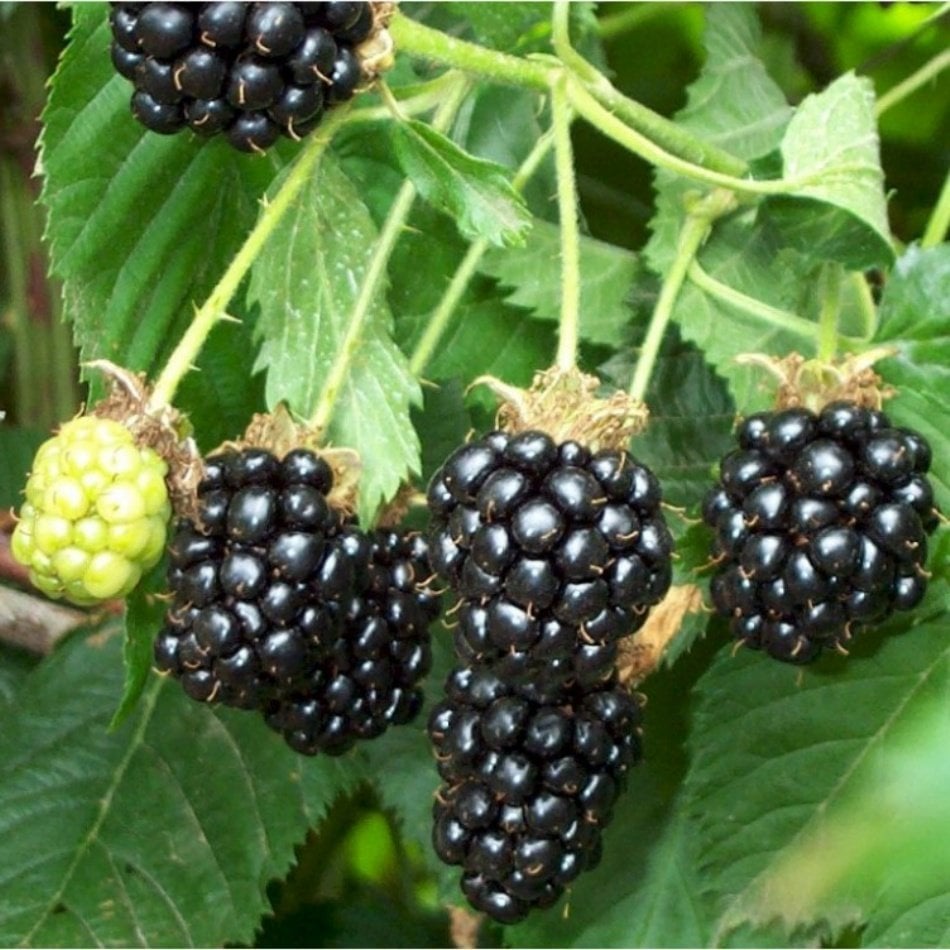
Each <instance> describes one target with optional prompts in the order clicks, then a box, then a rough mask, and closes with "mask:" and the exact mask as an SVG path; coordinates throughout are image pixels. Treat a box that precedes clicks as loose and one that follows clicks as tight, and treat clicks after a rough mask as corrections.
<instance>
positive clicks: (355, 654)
mask: <svg viewBox="0 0 950 950" xmlns="http://www.w3.org/2000/svg"><path fill="white" fill-rule="evenodd" d="M348 456H349V457H351V456H352V453H340V452H336V453H332V452H326V453H318V452H316V451H314V450H312V449H309V448H304V447H297V448H292V449H290V450H287V446H286V445H284V446H281V447H279V448H278V447H277V446H276V445H274V444H273V441H272V442H271V444H270V447H269V448H262V447H260V446H259V445H256V444H246V443H245V444H240V445H232V446H230V447H228V448H227V449H225V450H224V451H222V452H219V453H216V454H214V455H212V456H211V457H209V458H208V459H207V460H206V462H205V466H204V478H203V480H202V481H201V483H200V484H199V485H198V489H197V506H196V511H195V514H194V516H193V517H188V518H184V519H182V520H181V522H180V523H179V525H178V527H177V530H176V532H175V535H174V537H173V539H172V541H171V544H170V547H169V554H170V563H169V571H168V586H169V590H170V594H171V596H172V601H171V605H170V607H169V610H168V612H167V615H166V618H165V625H164V627H163V628H162V630H161V631H160V633H159V635H158V637H157V639H156V641H155V648H154V649H155V663H156V666H157V668H158V669H159V671H161V672H166V673H170V674H172V675H173V676H175V677H176V678H178V679H180V680H181V683H182V686H183V687H184V690H185V692H186V693H187V694H188V695H189V696H191V697H192V698H193V699H196V700H199V701H203V702H220V703H224V704H226V705H231V706H236V707H239V708H242V709H250V710H257V711H260V712H261V713H262V714H263V715H264V717H265V719H266V721H267V723H268V725H270V726H271V727H272V728H273V729H274V730H276V731H277V732H279V733H281V734H282V735H283V737H284V738H285V740H286V741H287V743H288V744H289V745H290V746H291V747H292V748H293V749H295V750H296V751H298V752H302V753H305V754H308V755H313V754H316V753H317V752H321V751H322V752H326V753H328V754H331V755H335V754H340V753H342V752H344V751H346V750H347V749H348V748H350V746H352V744H353V743H354V742H355V741H356V740H357V739H366V738H372V737H374V736H377V735H379V734H380V733H382V732H383V731H384V730H385V729H386V728H387V727H388V726H389V725H393V724H396V725H398V724H402V723H405V722H408V721H409V720H410V719H412V718H413V717H414V716H415V715H416V713H417V712H418V711H419V708H420V706H421V700H422V695H421V690H420V688H419V684H420V682H421V680H422V678H423V677H424V676H425V674H426V673H427V672H428V670H429V666H430V662H431V654H430V643H429V631H428V628H429V625H430V623H431V622H432V621H433V620H434V618H435V616H437V614H438V609H439V607H438V602H437V599H436V595H435V594H433V593H432V592H430V591H429V590H427V589H425V588H423V587H421V585H420V583H419V582H420V581H421V580H422V579H423V578H424V576H425V575H426V574H427V573H428V572H427V569H426V563H425V562H426V549H425V544H424V540H423V539H422V538H421V537H420V536H418V535H413V534H411V533H405V532H399V531H392V530H378V531H375V532H371V533H369V534H367V533H366V532H363V531H361V530H360V529H359V528H358V526H357V525H356V524H355V522H354V520H353V518H352V516H351V515H350V514H349V513H348V511H349V505H350V502H351V500H352V487H353V486H352V482H351V480H350V479H348V478H347V477H346V472H345V471H344V469H346V468H348V467H349V466H346V465H342V466H341V465H340V464H339V462H340V460H341V459H343V460H344V461H348ZM328 459H329V460H330V461H328ZM331 461H332V462H333V463H335V465H331Z"/></svg>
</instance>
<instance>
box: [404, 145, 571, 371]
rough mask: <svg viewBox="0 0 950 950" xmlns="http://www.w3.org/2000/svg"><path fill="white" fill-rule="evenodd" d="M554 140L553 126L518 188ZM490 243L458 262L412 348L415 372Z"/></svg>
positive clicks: (517, 180) (518, 176) (482, 242)
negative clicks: (447, 284)
mask: <svg viewBox="0 0 950 950" xmlns="http://www.w3.org/2000/svg"><path fill="white" fill-rule="evenodd" d="M553 144H554V130H553V129H549V130H548V131H547V132H545V133H544V135H542V136H541V138H539V139H538V141H537V142H536V143H535V146H534V148H533V149H532V150H531V151H530V153H529V154H528V157H527V158H526V159H525V160H524V161H523V162H522V163H521V166H520V167H519V169H518V171H517V172H516V173H515V176H514V178H513V179H512V180H511V185H512V187H513V188H514V190H515V191H517V192H518V193H520V192H521V191H522V190H523V189H524V186H525V185H526V184H527V183H528V181H529V180H530V179H531V176H532V175H534V173H535V172H536V171H537V170H538V167H539V166H540V165H541V163H542V162H543V161H544V159H545V158H546V157H547V155H548V152H550V150H551V148H552V146H553ZM489 247H490V245H489V242H488V241H487V240H486V239H485V238H479V239H478V240H477V241H474V242H473V243H472V244H470V245H469V247H468V251H466V253H465V257H464V258H462V262H461V263H460V264H459V266H458V269H457V270H456V271H455V274H453V276H452V280H451V282H450V283H449V286H448V287H447V288H446V289H445V293H444V294H443V295H442V299H441V300H440V301H439V303H438V306H437V307H436V308H435V310H434V311H433V312H432V316H431V317H430V318H429V322H428V323H427V324H426V328H425V332H424V333H423V334H422V336H421V337H420V339H419V342H418V343H417V344H416V347H415V349H414V350H413V352H412V356H411V357H410V359H409V369H410V370H411V371H412V373H413V375H415V376H421V375H422V373H423V372H424V370H425V368H426V366H427V365H428V364H429V360H431V359H432V355H433V353H435V351H436V348H437V347H438V345H439V343H440V341H441V340H442V337H443V336H444V334H445V331H446V329H447V328H448V325H449V320H451V319H452V314H453V313H455V308H456V307H457V306H458V305H459V301H461V299H462V297H463V296H464V294H465V291H466V289H467V288H468V285H469V283H470V281H471V279H472V277H473V276H474V274H475V271H477V270H478V265H479V264H480V263H481V260H482V258H483V257H484V256H485V252H486V251H487V250H488V248H489Z"/></svg>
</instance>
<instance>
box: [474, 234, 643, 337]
mask: <svg viewBox="0 0 950 950" xmlns="http://www.w3.org/2000/svg"><path fill="white" fill-rule="evenodd" d="M559 241H560V237H559V232H558V228H557V226H556V225H553V224H549V223H548V222H547V221H539V220H536V221H535V222H534V224H533V225H532V228H531V240H530V241H529V242H528V243H526V244H525V246H524V247H520V248H514V249H510V248H509V249H506V250H503V251H502V250H497V251H491V252H489V253H488V254H486V255H485V258H484V260H483V262H482V270H483V271H484V273H486V274H488V275H490V276H492V277H494V278H495V279H496V280H497V281H498V282H499V283H500V284H501V286H502V288H503V289H509V288H510V293H509V294H508V296H507V301H508V303H509V304H511V305H513V306H515V307H523V308H524V309H525V310H528V311H529V312H530V314H531V316H533V317H537V318H538V319H539V320H549V321H551V322H553V323H556V322H557V320H558V319H559V316H560V307H561V301H560V288H559V286H558V283H557V271H556V268H557V265H558V254H559V251H560V244H559ZM580 258H581V273H582V274H583V275H584V283H583V285H582V287H581V325H580V334H581V337H582V338H583V339H585V340H587V341H589V342H590V343H602V344H605V345H607V346H614V347H616V346H619V345H620V344H621V343H622V342H623V341H624V339H625V335H626V333H625V331H626V329H627V324H628V323H629V321H630V316H631V313H630V306H629V304H630V294H631V291H632V289H633V286H634V283H635V281H636V278H637V272H638V262H637V258H636V255H634V254H632V253H630V252H629V251H626V250H624V249H623V248H619V247H616V246H615V245H613V244H607V243H605V242H604V241H597V240H595V239H594V238H590V237H582V238H581V250H580Z"/></svg>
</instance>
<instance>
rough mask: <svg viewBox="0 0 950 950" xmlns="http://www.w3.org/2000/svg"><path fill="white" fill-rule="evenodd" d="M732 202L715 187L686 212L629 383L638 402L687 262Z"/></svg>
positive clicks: (728, 194)
mask: <svg viewBox="0 0 950 950" xmlns="http://www.w3.org/2000/svg"><path fill="white" fill-rule="evenodd" d="M736 205H737V201H736V196H735V195H734V194H733V193H732V192H731V191H729V190H727V189H718V190H716V191H713V192H710V193H709V194H708V195H705V196H704V197H702V198H700V199H699V200H697V201H696V202H695V203H694V204H693V206H692V207H691V208H690V209H689V211H688V213H687V215H686V220H685V221H684V222H683V227H682V228H681V229H680V233H679V239H678V241H677V247H676V257H675V258H674V260H673V263H672V264H671V265H670V269H669V270H668V271H667V273H666V277H665V278H664V280H663V286H662V288H661V289H660V296H659V298H658V299H657V302H656V307H655V308H654V310H653V315H652V316H651V317H650V325H649V327H648V328H647V335H646V338H645V339H644V341H643V348H642V349H641V350H640V357H639V359H638V360H637V368H636V370H635V371H634V374H633V380H632V381H631V383H630V396H631V398H633V399H635V400H637V401H638V402H643V401H644V397H645V396H646V391H647V387H648V386H649V385H650V377H651V376H652V375H653V368H654V366H655V365H656V360H657V357H658V356H659V353H660V346H661V344H662V343H663V336H664V334H665V333H666V328H667V326H669V322H670V318H671V317H672V315H673V307H674V306H675V304H676V299H677V297H678V296H679V292H680V289H681V288H682V286H683V282H684V281H685V279H686V274H687V272H688V271H689V268H690V265H691V264H692V263H693V260H694V258H695V257H696V254H697V253H698V252H699V249H700V248H701V247H702V245H703V243H704V242H705V240H706V238H707V237H708V236H709V232H710V231H711V230H712V227H713V224H714V223H715V221H716V220H717V219H718V218H720V217H722V216H723V215H725V214H728V213H730V212H731V211H733V210H734V209H735V208H736Z"/></svg>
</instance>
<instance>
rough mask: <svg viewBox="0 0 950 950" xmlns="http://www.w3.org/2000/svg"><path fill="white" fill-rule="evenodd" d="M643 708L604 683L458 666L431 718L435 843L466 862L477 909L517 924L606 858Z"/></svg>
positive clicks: (636, 751)
mask: <svg viewBox="0 0 950 950" xmlns="http://www.w3.org/2000/svg"><path fill="white" fill-rule="evenodd" d="M639 723H640V705H639V702H638V700H637V699H636V698H635V697H634V696H632V695H631V694H630V693H628V692H627V691H626V690H625V689H623V688H621V687H620V686H618V685H617V681H616V679H615V678H611V679H609V680H607V681H605V682H604V683H602V684H600V685H599V686H598V687H595V688H592V689H581V688H578V687H576V686H573V687H565V686H552V685H543V684H542V685H541V686H538V685H537V684H535V685H533V686H525V687H521V688H519V687H515V686H513V685H511V684H510V683H508V682H505V681H503V680H502V679H501V678H499V677H498V676H496V675H495V674H494V673H493V672H491V671H489V670H486V669H479V670H473V669H471V668H461V669H457V670H455V671H453V672H452V673H451V674H450V675H449V677H448V679H447V681H446V698H445V699H444V700H443V701H442V702H441V703H439V704H438V705H437V706H436V707H435V708H434V709H433V710H432V714H431V716H430V718H429V735H430V737H431V739H432V742H433V744H434V748H435V754H436V758H437V761H438V768H439V773H440V775H441V776H442V779H443V784H442V786H441V788H440V789H439V791H438V793H437V795H436V801H435V804H434V806H433V817H434V826H433V835H432V838H433V845H434V847H435V850H436V853H437V854H438V855H439V857H440V858H441V859H442V860H443V861H445V862H446V863H448V864H455V865H460V866H461V868H462V879H461V884H462V891H463V893H464V894H465V896H466V897H467V898H468V900H469V902H470V903H471V904H472V906H473V907H475V908H476V909H477V910H479V911H482V912H484V913H486V914H488V915H489V916H491V917H492V918H494V919H495V920H497V921H499V922H501V923H505V924H511V923H516V922H517V921H519V920H521V919H522V918H523V917H524V916H525V915H526V914H527V913H528V912H529V911H530V910H531V909H532V908H533V907H542V908H543V907H549V906H550V905H551V904H553V903H554V902H555V901H556V900H557V899H558V898H559V897H560V896H561V894H562V893H563V892H564V889H565V888H566V887H567V886H568V885H569V884H570V883H571V882H572V881H573V880H574V879H575V878H576V877H577V876H578V875H579V874H580V873H581V872H582V871H584V870H587V869H591V868H593V867H594V866H595V865H596V864H597V862H598V861H599V859H600V849H601V832H602V830H603V828H604V827H605V826H606V825H607V824H608V823H609V821H610V819H611V814H612V808H613V805H614V802H615V801H616V798H617V796H618V795H619V794H620V792H621V791H622V790H623V788H624V786H625V781H626V773H627V771H628V769H629V768H630V766H631V765H633V764H635V763H636V762H637V761H639V759H640V757H641V748H640V730H639Z"/></svg>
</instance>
